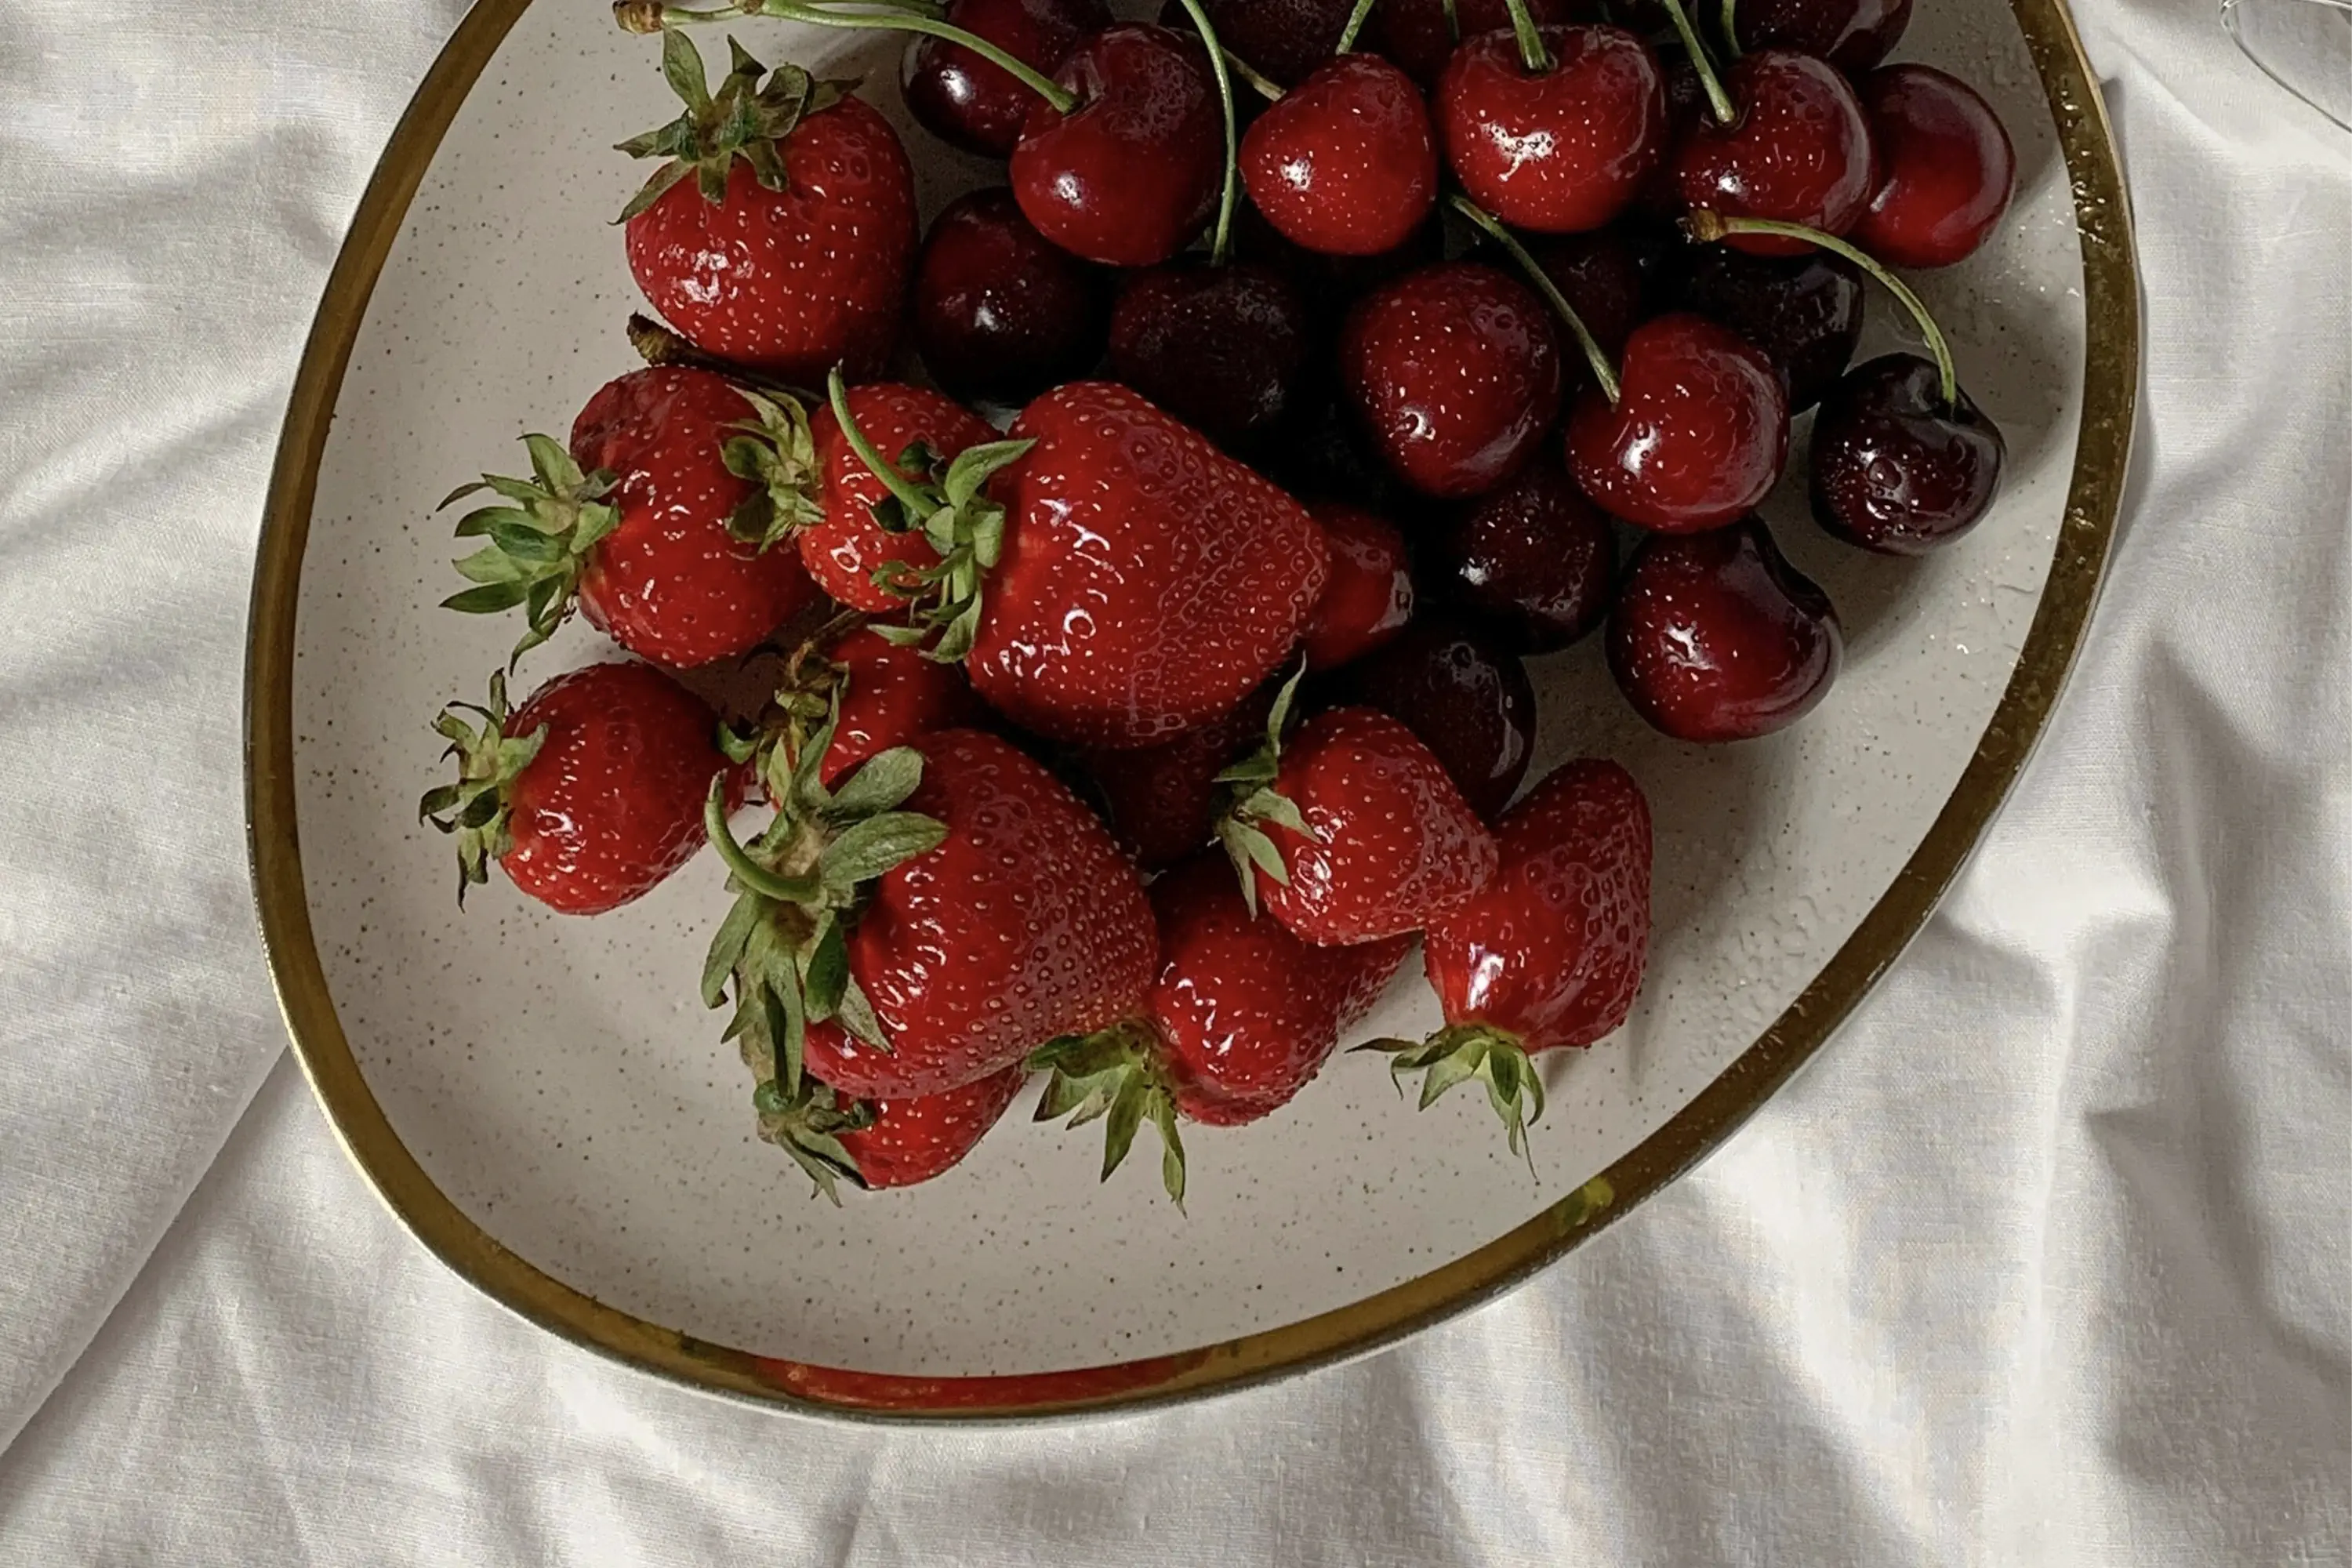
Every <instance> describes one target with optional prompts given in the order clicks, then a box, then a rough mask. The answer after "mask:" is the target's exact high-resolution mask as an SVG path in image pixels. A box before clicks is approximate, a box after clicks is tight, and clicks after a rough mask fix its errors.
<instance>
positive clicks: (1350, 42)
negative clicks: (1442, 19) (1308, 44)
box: [1334, 0, 1454, 55]
mask: <svg viewBox="0 0 2352 1568" xmlns="http://www.w3.org/2000/svg"><path fill="white" fill-rule="evenodd" d="M1372 5H1373V0H1356V8H1355V9H1354V10H1353V11H1350V12H1349V13H1348V25H1347V26H1344V27H1342V28H1340V29H1339V48H1338V49H1337V50H1335V51H1334V52H1335V53H1338V54H1342V55H1344V54H1350V53H1353V52H1354V50H1355V47H1356V35H1357V34H1359V33H1360V32H1362V31H1363V30H1364V24H1365V23H1366V22H1367V21H1369V20H1370V19H1371V15H1372ZM1445 8H1446V10H1447V11H1449V12H1450V11H1452V10H1453V9H1454V6H1453V4H1452V0H1447V4H1446V7H1445Z"/></svg>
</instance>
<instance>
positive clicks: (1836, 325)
mask: <svg viewBox="0 0 2352 1568" xmlns="http://www.w3.org/2000/svg"><path fill="white" fill-rule="evenodd" d="M1673 274H1674V277H1673V282H1672V285H1671V292H1672V294H1673V297H1674V301H1675V307H1676V308H1677V309H1679V310H1695V311H1696V312H1697V313H1698V314H1700V315H1702V316H1705V317H1706V318H1707V320H1709V321H1718V322H1720V323H1722V324H1723V325H1724V326H1727V327H1729V328H1730V329H1731V330H1732V331H1735V332H1738V334H1739V335H1740V336H1741V337H1743V338H1745V339H1747V340H1748V342H1751V343H1753V344H1755V345H1756V346H1757V347H1758V348H1759V349H1761V350H1763V351H1764V353H1765V355H1766V357H1768V358H1769V359H1770V360H1771V362H1772V363H1774V364H1776V365H1778V366H1779V367H1780V374H1781V375H1782V377H1783V378H1785V380H1786V381H1787V383H1788V387H1789V412H1790V414H1792V415H1793V414H1799V413H1801V412H1803V411H1804V410H1805V409H1808V408H1811V406H1812V405H1814V404H1816V403H1819V402H1820V401H1821V400H1822V394H1824V393H1826V392H1827V391H1829V389H1830V387H1831V386H1832V385H1833V384H1835V383H1836V381H1837V378H1838V377H1839V376H1841V375H1843V374H1845V367H1846V363H1847V362H1848V361H1850V360H1852V359H1853V351H1854V345H1855V344H1857V343H1859V342H1861V341H1862V319H1863V300H1864V285H1863V278H1862V268H1859V267H1856V266H1855V265H1854V264H1853V262H1851V261H1848V260H1847V259H1845V258H1843V257H1842V256H1832V255H1831V254H1830V253H1829V252H1827V251H1823V250H1816V251H1812V252H1811V253H1810V254H1808V255H1804V256H1790V257H1778V256H1751V255H1749V254H1748V253H1747V252H1746V251H1741V250H1734V249H1732V248H1731V247H1729V246H1726V245H1692V246H1685V247H1681V250H1680V254H1678V255H1677V256H1676V257H1675V261H1674V267H1673Z"/></svg>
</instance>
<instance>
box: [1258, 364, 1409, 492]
mask: <svg viewBox="0 0 2352 1568" xmlns="http://www.w3.org/2000/svg"><path fill="white" fill-rule="evenodd" d="M1260 462H1261V464H1262V466H1263V467H1264V468H1265V470H1266V472H1267V474H1268V476H1269V477H1270V478H1272V479H1274V481H1275V482H1276V484H1278V485H1280V486H1281V487H1282V488H1283V489H1286V490H1288V491H1289V492H1290V493H1291V494H1293V495H1302V496H1322V497H1327V498H1329V499H1331V500H1344V501H1347V502H1348V503H1349V504H1350V505H1353V506H1360V507H1363V508H1365V509H1366V510H1371V511H1376V512H1379V513H1381V515H1382V516H1386V517H1395V516H1402V515H1407V514H1409V512H1410V510H1411V509H1412V508H1413V507H1415V506H1416V505H1419V504H1421V502H1420V499H1419V498H1418V497H1417V496H1415V495H1414V494H1413V493H1412V491H1411V490H1409V489H1406V488H1405V487H1404V486H1403V485H1402V484H1401V483H1399V482H1398V480H1397V477H1396V475H1395V474H1394V473H1392V472H1391V471H1390V468H1389V466H1388V464H1387V462H1386V461H1385V460H1384V459H1382V458H1381V455H1380V453H1379V452H1377V451H1375V450H1373V448H1372V446H1371V442H1370V437H1368V436H1367V435H1366V434H1365V432H1364V429H1363V426H1362V425H1361V423H1360V422H1359V421H1358V420H1357V419H1356V417H1355V416H1354V415H1353V414H1352V413H1351V412H1350V411H1349V408H1348V407H1347V406H1346V405H1344V404H1343V402H1342V400H1341V399H1340V397H1339V395H1338V393H1337V391H1336V390H1335V389H1333V388H1330V387H1328V386H1324V385H1317V386H1315V387H1313V388H1312V389H1310V392H1309V395H1308V397H1307V403H1306V405H1305V407H1304V408H1303V409H1302V410H1301V411H1300V413H1299V416H1298V417H1297V419H1296V420H1294V421H1293V422H1292V424H1291V426H1290V428H1288V429H1287V430H1286V431H1285V432H1284V433H1283V436H1282V439H1281V440H1279V441H1278V442H1276V444H1275V446H1274V447H1273V449H1272V450H1271V451H1268V452H1267V453H1265V455H1264V457H1263V458H1261V459H1260Z"/></svg>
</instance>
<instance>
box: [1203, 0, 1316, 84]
mask: <svg viewBox="0 0 2352 1568" xmlns="http://www.w3.org/2000/svg"><path fill="white" fill-rule="evenodd" d="M1355 8H1356V5H1355V0H1201V9H1202V10H1203V11H1206V12H1207V13H1208V14H1209V26H1213V27H1214V28H1215V29H1216V30H1217V40H1218V42H1220V43H1222V44H1223V45H1224V47H1226V49H1227V50H1228V51H1230V52H1231V53H1232V54H1234V55H1235V56H1236V57H1238V58H1241V59H1244V60H1246V61H1247V62H1248V63H1249V66H1250V68H1251V69H1253V70H1255V71H1256V72H1257V73H1258V74H1259V75H1260V76H1263V77H1265V78H1266V79H1269V80H1272V81H1275V82H1278V83H1280V84H1281V85H1282V86H1284V87H1295V86H1297V84H1298V83H1299V82H1301V81H1303V80H1305V79H1306V78H1307V74H1308V73H1309V72H1311V71H1313V70H1314V69H1315V68H1316V67H1318V66H1319V65H1321V64H1322V63H1323V62H1324V61H1326V60H1328V59H1329V58H1331V57H1332V55H1333V53H1334V52H1335V51H1336V50H1337V49H1338V48H1339V34H1340V31H1341V29H1343V28H1345V27H1346V26H1347V25H1348V15H1349V12H1351V11H1353V10H1354V9H1355ZM1160 26H1164V27H1172V28H1176V29H1178V30H1180V31H1181V30H1183V29H1186V28H1189V27H1191V26H1192V14H1191V13H1190V12H1188V11H1186V10H1185V9H1184V7H1183V5H1182V4H1181V0H1168V4H1167V5H1163V6H1161V7H1160Z"/></svg>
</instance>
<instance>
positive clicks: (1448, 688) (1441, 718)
mask: <svg viewBox="0 0 2352 1568" xmlns="http://www.w3.org/2000/svg"><path fill="white" fill-rule="evenodd" d="M1335 689H1336V690H1337V691H1338V692H1339V693H1340V694H1341V696H1340V700H1342V701H1346V702H1355V703H1361V704H1363V705H1364V706H1366V707H1370V708H1377V709H1379V710H1381V712H1383V713H1386V714H1388V715H1389V716H1390V717H1391V718H1392V719H1394V720H1396V721H1398V722H1399V723H1401V724H1402V725H1403V726H1404V727H1405V728H1406V729H1408V730H1410V731H1412V732H1413V733H1414V735H1416V736H1418V737H1419V738H1420V740H1421V743H1422V744H1423V745H1424V746H1427V747H1428V748H1429V749H1430V751H1431V752H1433V753H1434V754H1435V756H1436V758H1437V760H1438V762H1439V763H1442V764H1443V765H1444V769H1445V772H1446V773H1447V775H1448V776H1450V777H1451V778H1452V779H1453V780H1454V786H1455V787H1456V788H1458V789H1459V790H1461V792H1462V798H1463V799H1465V800H1466V801H1468V802H1469V803H1470V807H1471V809H1472V810H1474V811H1475V812H1476V813H1477V814H1478V815H1479V816H1482V817H1484V818H1486V820H1487V821H1488V822H1492V821H1494V820H1495V818H1496V817H1497V816H1501V815H1502V812H1503V808H1504V807H1505V806H1507V805H1509V804H1510V801H1511V796H1512V795H1513V794H1514V793H1515V792H1517V789H1518V787H1519V781H1520V780H1522V779H1524V778H1526V777H1527V773H1528V763H1529V762H1530V761H1532V760H1533V759H1534V756H1535V735H1536V693H1535V687H1534V686H1533V684H1532V683H1530V682H1529V681H1528V670H1527V666H1525V665H1523V664H1521V663H1520V662H1519V656H1518V655H1517V654H1516V653H1513V652H1512V651H1511V650H1510V648H1509V647H1507V646H1505V644H1504V643H1503V642H1502V640H1501V639H1500V638H1498V637H1496V636H1495V635H1494V634H1493V633H1491V632H1489V631H1487V630H1486V629H1485V628H1484V627H1482V626H1476V625H1475V624H1473V623H1471V622H1469V621H1466V620H1463V619H1461V618H1459V617H1456V616H1426V617H1423V618H1422V619H1419V620H1416V621H1414V622H1413V623H1412V625H1411V626H1407V627H1405V629H1404V630H1403V632H1402V634H1400V635H1399V636H1398V637H1396V638H1395V639H1394V640H1393V641H1391V642H1390V643H1389V644H1387V645H1386V646H1385V647H1381V648H1378V649H1376V650H1374V651H1373V652H1371V653H1370V654H1367V655H1365V656H1364V657H1363V658H1360V659H1358V660H1357V661H1356V662H1355V663H1353V664H1351V665H1349V666H1348V668H1346V669H1344V670H1342V671H1340V672H1339V676H1338V677H1337V678H1336V682H1335Z"/></svg>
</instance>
